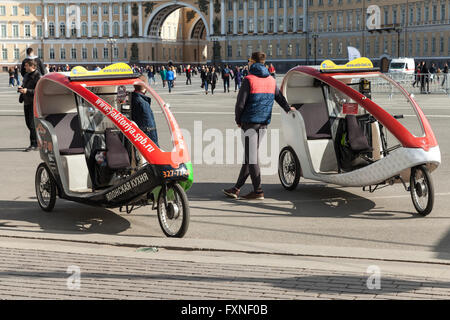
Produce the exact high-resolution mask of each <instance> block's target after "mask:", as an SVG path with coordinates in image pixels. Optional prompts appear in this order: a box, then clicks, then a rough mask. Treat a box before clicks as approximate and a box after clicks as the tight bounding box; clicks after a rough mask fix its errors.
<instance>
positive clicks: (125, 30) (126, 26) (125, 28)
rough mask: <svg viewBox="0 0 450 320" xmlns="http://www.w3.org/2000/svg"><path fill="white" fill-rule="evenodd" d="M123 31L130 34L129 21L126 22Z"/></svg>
mask: <svg viewBox="0 0 450 320" xmlns="http://www.w3.org/2000/svg"><path fill="white" fill-rule="evenodd" d="M123 30H124V32H125V33H126V34H128V21H125V22H124V24H123Z"/></svg>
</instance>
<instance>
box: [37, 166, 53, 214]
mask: <svg viewBox="0 0 450 320" xmlns="http://www.w3.org/2000/svg"><path fill="white" fill-rule="evenodd" d="M35 189H36V197H37V200H38V204H39V206H40V207H41V209H42V210H44V211H47V212H50V211H52V210H53V208H54V207H55V203H56V184H55V181H54V179H53V176H52V174H51V173H50V170H49V169H48V167H47V165H46V164H45V163H41V164H40V165H39V166H38V167H37V170H36V177H35Z"/></svg>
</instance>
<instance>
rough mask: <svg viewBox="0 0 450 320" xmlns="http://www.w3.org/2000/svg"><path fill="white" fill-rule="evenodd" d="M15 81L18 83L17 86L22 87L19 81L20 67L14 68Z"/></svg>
mask: <svg viewBox="0 0 450 320" xmlns="http://www.w3.org/2000/svg"><path fill="white" fill-rule="evenodd" d="M14 80H15V81H16V85H17V86H20V81H19V67H18V66H17V65H15V66H14Z"/></svg>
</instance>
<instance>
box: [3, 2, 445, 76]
mask: <svg viewBox="0 0 450 320" xmlns="http://www.w3.org/2000/svg"><path fill="white" fill-rule="evenodd" d="M373 5H376V6H378V8H379V11H378V13H377V14H378V16H377V19H378V20H379V27H378V28H377V29H376V30H371V31H369V30H368V29H367V24H366V22H367V20H368V19H370V18H371V17H369V15H371V13H370V8H371V6H373ZM368 9H369V13H368ZM372 9H373V8H372ZM175 12H176V14H174V13H175ZM177 21H178V23H177ZM169 25H170V30H168V29H167V28H168V27H169ZM29 46H31V47H34V48H35V51H36V53H38V54H39V56H41V57H42V58H43V60H44V61H45V63H49V64H66V63H67V64H70V65H73V64H87V65H89V64H102V65H103V64H107V63H110V62H111V61H113V62H114V61H128V62H130V61H131V62H134V63H143V64H146V63H155V64H162V63H167V61H173V62H174V63H185V64H186V63H190V64H200V63H206V62H209V63H211V62H212V63H220V62H226V63H231V64H237V63H245V62H246V61H247V58H248V56H249V55H250V53H251V52H252V51H256V50H261V51H265V52H266V53H267V55H268V59H269V60H270V61H271V62H273V63H275V65H276V66H278V68H281V69H286V68H289V67H291V66H293V65H296V64H315V63H319V62H320V61H322V60H323V59H332V60H335V61H337V62H345V61H347V59H348V58H347V47H348V46H352V47H355V48H357V49H358V50H359V51H360V52H361V54H362V55H363V56H367V57H369V58H370V59H372V60H373V61H374V62H375V63H379V62H380V61H381V59H382V58H387V59H391V58H394V57H397V56H407V57H414V58H416V59H420V60H428V61H435V62H438V63H442V62H443V61H445V60H447V59H449V57H450V0H422V1H414V0H379V1H375V0H195V1H187V0H186V1H170V0H169V1H137V0H134V1H132V0H122V1H117V0H103V1H102V0H100V1H92V0H84V1H83V0H81V1H70V0H64V1H63V0H51V1H50V0H28V1H10V0H3V1H0V49H1V50H2V52H1V56H0V65H2V66H7V65H11V64H15V63H18V62H20V61H21V60H22V59H23V58H24V57H25V50H26V48H27V47H29Z"/></svg>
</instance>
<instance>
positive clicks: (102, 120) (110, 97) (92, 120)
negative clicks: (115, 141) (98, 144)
mask: <svg viewBox="0 0 450 320" xmlns="http://www.w3.org/2000/svg"><path fill="white" fill-rule="evenodd" d="M86 89H88V90H89V91H91V92H92V93H94V94H95V95H97V96H98V97H99V98H101V99H103V100H104V101H105V102H106V103H108V104H109V105H110V106H111V107H113V108H114V109H116V110H118V111H119V112H120V113H122V114H123V115H124V116H125V117H127V118H129V119H131V120H132V121H134V122H135V123H136V124H137V125H138V127H139V128H140V129H141V130H142V131H144V133H146V134H147V135H148V136H149V138H150V139H152V140H156V141H153V142H156V144H157V145H158V146H159V148H160V149H161V150H162V151H166V152H171V151H173V149H174V145H173V139H172V131H171V129H170V127H169V123H168V121H167V118H166V116H165V113H164V111H163V109H162V108H163V106H162V103H163V102H162V101H161V99H159V98H157V97H154V96H153V95H152V94H151V92H148V91H146V90H142V91H139V92H138V91H137V90H136V89H135V87H134V86H133V85H105V86H89V83H87V84H86ZM78 106H79V112H80V120H81V127H82V130H87V131H90V132H96V133H101V132H104V131H105V130H106V129H107V128H113V129H114V128H115V125H114V124H113V122H112V121H111V120H110V119H109V118H108V117H106V116H105V115H104V114H103V113H102V112H101V111H100V110H98V109H97V108H94V106H93V105H91V104H90V103H88V102H87V101H85V100H84V99H82V98H81V97H78ZM132 110H134V111H132Z"/></svg>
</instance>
